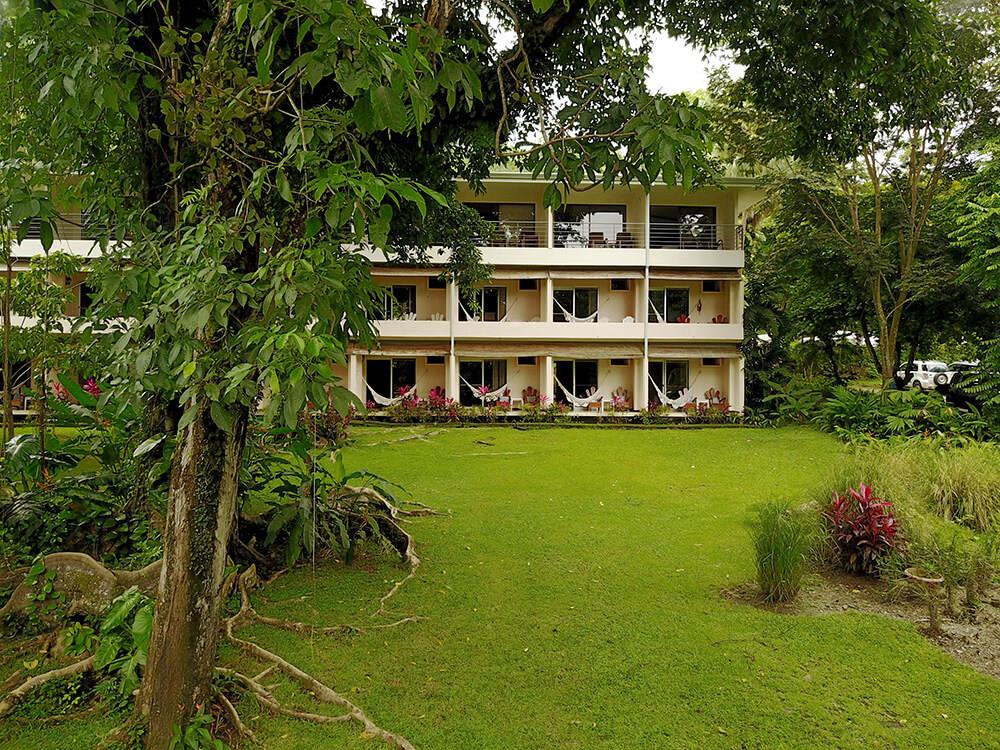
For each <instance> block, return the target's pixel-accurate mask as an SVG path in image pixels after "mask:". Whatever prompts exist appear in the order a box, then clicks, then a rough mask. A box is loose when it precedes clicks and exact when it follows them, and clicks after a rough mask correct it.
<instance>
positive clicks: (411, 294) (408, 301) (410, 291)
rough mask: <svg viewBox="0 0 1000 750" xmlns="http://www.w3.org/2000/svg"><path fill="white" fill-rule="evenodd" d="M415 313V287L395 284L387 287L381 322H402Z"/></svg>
mask: <svg viewBox="0 0 1000 750" xmlns="http://www.w3.org/2000/svg"><path fill="white" fill-rule="evenodd" d="M416 312H417V287H415V286H411V285H396V284H393V285H392V286H391V287H389V293H388V295H387V296H386V300H385V317H384V318H383V320H404V319H406V318H408V317H409V316H411V315H413V314H415V313H416Z"/></svg>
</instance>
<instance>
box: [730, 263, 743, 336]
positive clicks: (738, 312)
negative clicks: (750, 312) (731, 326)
mask: <svg viewBox="0 0 1000 750" xmlns="http://www.w3.org/2000/svg"><path fill="white" fill-rule="evenodd" d="M735 286H736V294H735V295H734V296H735V298H736V299H735V301H734V302H733V312H732V318H731V320H732V321H733V322H734V323H739V324H740V325H741V326H742V325H743V305H744V304H745V302H744V299H743V295H744V289H743V277H742V275H741V276H740V280H739V281H737V282H736V284H735Z"/></svg>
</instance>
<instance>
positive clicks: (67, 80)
mask: <svg viewBox="0 0 1000 750" xmlns="http://www.w3.org/2000/svg"><path fill="white" fill-rule="evenodd" d="M62 82H63V88H64V89H65V90H66V93H67V94H69V95H70V96H76V81H74V80H73V78H72V77H71V76H63V81H62Z"/></svg>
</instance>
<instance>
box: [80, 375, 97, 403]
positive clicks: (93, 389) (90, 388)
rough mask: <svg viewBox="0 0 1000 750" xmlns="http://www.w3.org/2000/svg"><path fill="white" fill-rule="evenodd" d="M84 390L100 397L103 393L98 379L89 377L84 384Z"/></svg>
mask: <svg viewBox="0 0 1000 750" xmlns="http://www.w3.org/2000/svg"><path fill="white" fill-rule="evenodd" d="M83 390H85V391H86V392H87V393H89V394H90V395H91V396H93V397H94V398H98V397H99V396H100V395H101V386H99V385H98V384H97V381H96V380H94V379H93V378H87V382H85V383H84V384H83Z"/></svg>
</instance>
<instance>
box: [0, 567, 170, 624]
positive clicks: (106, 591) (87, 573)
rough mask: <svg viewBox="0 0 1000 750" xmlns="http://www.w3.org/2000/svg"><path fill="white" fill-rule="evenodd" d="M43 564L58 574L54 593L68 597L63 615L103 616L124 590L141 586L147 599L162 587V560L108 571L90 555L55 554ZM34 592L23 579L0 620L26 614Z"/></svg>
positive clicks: (1, 613) (54, 581)
mask: <svg viewBox="0 0 1000 750" xmlns="http://www.w3.org/2000/svg"><path fill="white" fill-rule="evenodd" d="M44 562H45V569H46V570H49V571H52V572H54V573H55V578H54V579H53V582H52V585H53V593H59V594H63V595H64V596H65V597H66V602H67V607H66V610H65V611H64V612H63V613H62V614H65V613H66V612H68V613H70V614H73V613H76V612H83V613H86V614H89V615H100V614H102V613H103V612H104V611H105V610H106V609H107V608H108V606H109V605H110V604H111V602H112V600H113V599H114V598H115V597H116V596H118V595H119V594H121V593H122V592H123V591H125V589H127V588H129V587H131V586H138V587H139V590H140V591H142V592H143V593H144V594H146V595H147V596H156V590H157V588H158V587H159V584H160V565H161V561H160V560H157V561H156V562H154V563H151V564H150V565H147V566H146V567H145V568H142V569H141V570H109V569H108V568H106V567H104V566H103V565H101V563H99V562H98V561H97V560H95V559H94V558H92V557H91V556H90V555H84V554H82V553H80V552H55V553H53V554H51V555H46V556H45V559H44ZM32 589H33V586H32V585H30V584H29V583H28V582H27V581H24V580H22V581H21V583H20V584H18V586H17V588H15V589H14V593H12V594H11V595H10V598H9V599H8V600H7V603H6V604H5V605H4V606H3V607H0V618H3V617H4V616H6V615H9V614H15V613H23V612H24V611H25V608H26V607H27V606H28V605H29V604H31V603H32V601H31V599H29V598H28V596H29V594H31V592H32Z"/></svg>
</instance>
